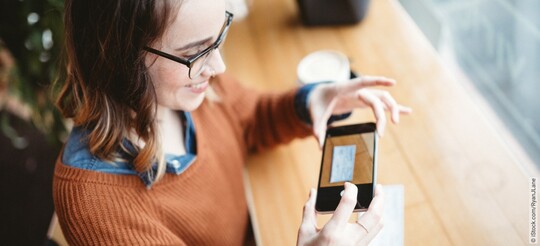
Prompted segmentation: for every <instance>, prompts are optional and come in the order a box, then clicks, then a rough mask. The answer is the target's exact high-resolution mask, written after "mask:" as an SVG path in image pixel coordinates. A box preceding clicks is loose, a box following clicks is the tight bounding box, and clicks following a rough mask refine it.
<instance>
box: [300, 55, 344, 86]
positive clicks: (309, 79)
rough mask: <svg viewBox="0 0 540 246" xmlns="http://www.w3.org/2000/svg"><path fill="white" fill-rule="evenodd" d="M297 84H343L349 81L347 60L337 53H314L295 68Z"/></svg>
mask: <svg viewBox="0 0 540 246" xmlns="http://www.w3.org/2000/svg"><path fill="white" fill-rule="evenodd" d="M296 72H297V75H298V82H299V83H301V84H309V83H316V82H323V81H334V82H343V81H348V80H349V79H350V72H351V70H350V67H349V59H348V58H347V56H346V55H344V54H343V53H341V52H339V51H333V50H321V51H315V52H313V53H310V54H308V55H307V56H306V57H304V58H303V59H302V60H301V61H300V63H299V64H298V68H297V71H296Z"/></svg>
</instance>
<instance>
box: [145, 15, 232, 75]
mask: <svg viewBox="0 0 540 246" xmlns="http://www.w3.org/2000/svg"><path fill="white" fill-rule="evenodd" d="M233 16H234V15H233V14H232V13H231V12H229V11H225V18H226V20H225V25H224V26H223V28H221V31H220V34H219V36H218V38H217V39H216V41H215V42H214V43H213V44H212V45H210V46H209V47H208V48H206V49H204V50H203V51H201V52H199V53H198V54H196V55H193V56H192V57H190V58H188V59H184V58H181V57H178V56H174V55H171V54H169V53H165V52H163V51H160V50H156V49H154V48H151V47H148V46H145V47H144V49H145V50H146V51H148V52H151V53H154V54H156V55H158V56H161V57H164V58H167V59H169V60H173V61H175V62H178V63H181V64H184V65H186V66H187V67H188V68H189V71H188V76H189V78H190V79H193V78H192V77H191V68H192V67H193V64H194V63H195V61H197V60H198V59H199V58H201V57H204V56H205V55H206V54H208V53H210V52H212V51H213V50H215V49H217V48H219V45H221V43H222V42H223V40H225V37H226V36H227V32H228V31H229V27H230V26H231V23H232V20H233Z"/></svg>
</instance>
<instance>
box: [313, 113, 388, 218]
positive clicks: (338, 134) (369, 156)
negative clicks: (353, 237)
mask: <svg viewBox="0 0 540 246" xmlns="http://www.w3.org/2000/svg"><path fill="white" fill-rule="evenodd" d="M345 182H351V183H353V184H354V185H356V187H358V196H357V199H356V200H357V204H356V207H355V208H354V211H355V212H360V211H366V210H367V208H368V207H369V204H370V203H371V200H372V199H373V194H374V192H375V184H376V182H377V127H376V125H375V123H371V122H370V123H363V124H355V125H346V126H339V127H332V128H328V130H327V131H326V137H325V140H324V147H323V155H322V161H321V170H320V173H319V185H318V187H317V201H316V203H315V210H316V211H317V212H318V213H332V212H334V211H335V210H336V208H337V206H338V204H339V201H340V200H341V195H342V194H343V190H344V188H345V186H344V185H345Z"/></svg>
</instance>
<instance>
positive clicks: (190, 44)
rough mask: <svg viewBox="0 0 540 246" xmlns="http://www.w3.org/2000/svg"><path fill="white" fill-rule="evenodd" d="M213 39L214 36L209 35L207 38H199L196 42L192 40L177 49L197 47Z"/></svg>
mask: <svg viewBox="0 0 540 246" xmlns="http://www.w3.org/2000/svg"><path fill="white" fill-rule="evenodd" d="M210 40H212V37H208V38H205V39H203V40H199V41H195V42H191V43H189V44H186V45H184V46H182V47H180V48H176V49H175V51H182V50H187V49H189V48H193V47H197V46H201V45H203V44H205V43H207V42H208V41H210Z"/></svg>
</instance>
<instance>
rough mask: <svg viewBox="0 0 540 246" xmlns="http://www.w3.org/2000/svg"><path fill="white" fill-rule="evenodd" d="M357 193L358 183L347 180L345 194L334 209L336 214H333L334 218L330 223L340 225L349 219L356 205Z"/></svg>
mask: <svg viewBox="0 0 540 246" xmlns="http://www.w3.org/2000/svg"><path fill="white" fill-rule="evenodd" d="M357 194H358V188H356V185H354V184H351V183H349V182H345V191H344V192H343V196H342V197H341V200H340V201H339V205H338V207H337V208H336V211H334V215H332V218H331V219H330V221H329V222H328V224H333V225H335V226H338V227H340V226H343V225H345V224H346V223H347V222H348V221H349V217H350V216H351V214H352V212H353V210H354V207H355V206H356V202H357V200H356V197H357Z"/></svg>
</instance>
